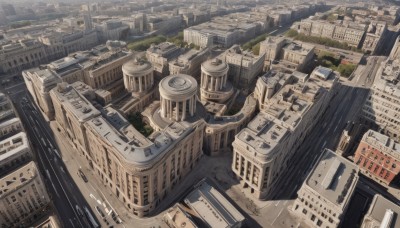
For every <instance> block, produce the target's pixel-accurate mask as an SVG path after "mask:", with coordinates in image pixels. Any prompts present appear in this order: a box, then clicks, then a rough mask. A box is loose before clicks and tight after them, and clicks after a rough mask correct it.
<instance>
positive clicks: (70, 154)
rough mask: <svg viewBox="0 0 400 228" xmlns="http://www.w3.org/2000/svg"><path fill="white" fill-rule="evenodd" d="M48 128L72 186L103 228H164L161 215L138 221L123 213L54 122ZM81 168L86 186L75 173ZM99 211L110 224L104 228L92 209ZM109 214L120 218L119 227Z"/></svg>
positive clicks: (121, 208)
mask: <svg viewBox="0 0 400 228" xmlns="http://www.w3.org/2000/svg"><path fill="white" fill-rule="evenodd" d="M50 127H51V129H52V131H53V133H54V136H55V139H56V142H57V145H58V146H59V149H60V154H61V155H62V159H63V162H64V164H65V166H66V167H67V169H68V172H69V173H70V174H71V176H72V178H73V180H74V182H75V183H76V184H77V186H78V187H79V189H80V191H81V192H82V195H83V196H84V197H85V199H86V201H87V202H88V204H89V205H90V207H91V208H92V210H93V213H94V214H95V216H96V217H97V219H98V220H99V221H100V223H101V226H102V227H109V226H114V227H165V226H164V223H163V222H162V216H163V214H159V215H157V216H154V217H151V218H138V217H135V216H134V215H133V214H132V213H130V212H129V211H127V210H126V209H125V206H124V205H123V203H122V202H121V201H120V200H118V199H117V197H115V196H114V194H113V193H112V192H111V191H110V190H109V189H108V188H107V187H106V186H104V185H103V184H102V183H101V182H100V181H99V179H98V176H97V175H96V174H95V173H94V172H93V170H92V169H91V168H90V167H89V164H88V162H87V161H86V159H85V158H84V156H83V155H81V154H79V153H77V151H76V149H75V148H74V147H73V145H71V144H70V142H69V140H66V139H67V138H68V137H67V136H66V135H64V134H63V133H61V132H59V131H58V130H57V123H55V122H54V121H52V122H50ZM79 168H81V170H82V171H83V173H84V174H85V175H86V177H87V179H88V180H89V181H88V182H87V183H85V182H84V181H83V180H82V178H81V177H80V176H79V175H78V170H79ZM96 206H98V207H99V208H101V210H102V211H103V213H104V214H106V216H105V217H106V219H107V221H108V222H109V225H107V224H106V223H105V222H104V221H103V219H102V218H101V216H100V214H99V213H98V212H97V210H96V209H95V207H96ZM110 210H113V211H115V213H116V214H118V216H119V218H120V219H121V220H122V224H116V223H115V222H114V220H113V219H112V218H111V214H108V213H109V212H110Z"/></svg>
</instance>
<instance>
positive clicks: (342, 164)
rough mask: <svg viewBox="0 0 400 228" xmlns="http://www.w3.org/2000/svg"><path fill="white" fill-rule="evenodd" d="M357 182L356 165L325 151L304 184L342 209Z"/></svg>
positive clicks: (327, 150)
mask: <svg viewBox="0 0 400 228" xmlns="http://www.w3.org/2000/svg"><path fill="white" fill-rule="evenodd" d="M357 181H358V167H357V165H355V164H353V163H352V162H350V161H348V160H346V159H345V158H343V157H341V156H338V155H336V153H335V152H333V151H331V150H329V149H325V150H324V151H323V153H322V155H321V156H320V158H319V160H318V162H317V163H316V165H315V166H314V167H313V169H312V170H311V172H310V174H309V175H308V177H307V179H306V181H305V184H306V186H308V187H309V188H311V189H313V190H314V191H316V192H317V193H318V194H319V195H320V196H321V197H323V198H325V199H326V200H328V201H330V202H331V203H333V204H335V205H337V206H339V207H341V208H343V207H344V206H345V205H347V203H348V202H349V200H350V198H351V196H352V194H353V191H354V188H355V185H356V184H357Z"/></svg>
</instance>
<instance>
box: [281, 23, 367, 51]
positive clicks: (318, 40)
mask: <svg viewBox="0 0 400 228" xmlns="http://www.w3.org/2000/svg"><path fill="white" fill-rule="evenodd" d="M285 35H286V36H287V37H291V38H293V39H295V40H300V41H304V42H308V43H315V44H321V45H325V46H328V47H333V48H340V49H344V50H350V51H355V52H362V51H361V50H360V49H358V48H355V47H352V46H349V45H348V44H347V43H343V42H340V41H337V40H332V39H329V38H326V37H316V36H307V35H304V34H301V33H298V32H297V31H296V30H294V29H290V30H289V31H287V32H286V34H285Z"/></svg>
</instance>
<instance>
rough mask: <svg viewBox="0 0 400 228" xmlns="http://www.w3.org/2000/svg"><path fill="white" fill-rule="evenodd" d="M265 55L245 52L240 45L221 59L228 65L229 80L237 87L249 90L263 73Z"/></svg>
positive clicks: (232, 48)
mask: <svg viewBox="0 0 400 228" xmlns="http://www.w3.org/2000/svg"><path fill="white" fill-rule="evenodd" d="M264 56H265V55H264V54H261V55H259V56H255V55H253V54H252V53H251V52H248V51H243V50H241V49H240V46H239V45H234V46H233V47H231V48H230V49H228V50H227V51H225V52H224V53H223V54H222V55H221V56H220V57H219V58H221V59H222V60H223V61H225V62H226V63H228V65H229V71H228V79H229V80H230V82H231V83H232V84H233V85H234V86H235V87H236V88H241V89H243V90H248V89H249V87H250V86H251V85H252V84H253V83H255V81H256V77H257V76H258V75H259V74H260V73H261V72H262V69H263V65H264Z"/></svg>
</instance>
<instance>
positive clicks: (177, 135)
mask: <svg viewBox="0 0 400 228" xmlns="http://www.w3.org/2000/svg"><path fill="white" fill-rule="evenodd" d="M111 122H113V121H111ZM85 124H86V125H87V127H88V129H89V130H91V131H93V132H95V133H96V134H97V135H98V136H99V139H100V140H104V141H106V142H107V143H108V144H110V145H112V147H114V148H115V149H116V151H118V152H119V153H120V155H121V156H122V157H123V158H124V159H125V160H126V161H128V162H129V163H133V164H135V165H139V166H140V165H147V164H148V163H149V162H150V161H151V160H153V159H161V157H162V154H164V153H166V152H167V151H169V150H170V149H172V147H173V146H174V145H175V144H177V143H179V142H180V140H182V139H183V138H184V137H186V135H188V134H189V133H190V132H191V131H192V130H193V128H192V127H189V126H187V125H185V123H184V122H179V123H178V122H174V123H171V124H170V125H168V126H167V127H166V128H165V129H163V130H162V131H159V132H156V133H153V134H152V139H150V140H149V139H145V140H144V141H143V140H142V139H143V138H144V137H143V135H141V134H140V133H139V132H138V131H136V129H127V128H124V127H122V128H121V131H120V132H119V131H118V130H117V129H115V128H114V127H113V126H112V125H111V123H110V122H109V121H107V120H106V119H105V118H103V117H96V118H93V119H92V120H90V121H88V122H86V123H85ZM132 128H133V127H132Z"/></svg>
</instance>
